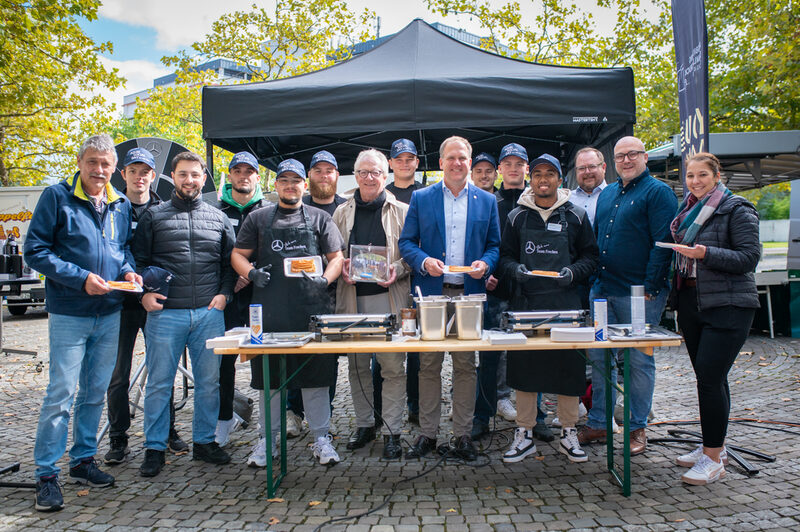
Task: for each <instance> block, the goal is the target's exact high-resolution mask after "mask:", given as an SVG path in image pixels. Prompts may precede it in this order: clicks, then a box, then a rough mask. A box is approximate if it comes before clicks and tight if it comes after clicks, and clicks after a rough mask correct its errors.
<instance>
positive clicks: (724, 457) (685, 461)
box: [675, 443, 728, 467]
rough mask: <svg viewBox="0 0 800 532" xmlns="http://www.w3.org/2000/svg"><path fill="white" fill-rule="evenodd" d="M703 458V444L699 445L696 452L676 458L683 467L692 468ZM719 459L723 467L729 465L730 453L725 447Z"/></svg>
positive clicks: (676, 461)
mask: <svg viewBox="0 0 800 532" xmlns="http://www.w3.org/2000/svg"><path fill="white" fill-rule="evenodd" d="M701 456H703V444H702V443H700V444H698V445H697V447H695V449H694V451H692V452H690V453H689V454H684V455H683V456H679V457H678V458H676V459H675V463H677V464H678V465H679V466H681V467H692V466H693V465H695V464H696V463H697V461H698V460H699V459H700V457H701ZM719 459H720V461H721V462H722V464H723V465H728V451H727V449H725V447H723V448H722V452H721V453H719ZM712 462H713V460H712Z"/></svg>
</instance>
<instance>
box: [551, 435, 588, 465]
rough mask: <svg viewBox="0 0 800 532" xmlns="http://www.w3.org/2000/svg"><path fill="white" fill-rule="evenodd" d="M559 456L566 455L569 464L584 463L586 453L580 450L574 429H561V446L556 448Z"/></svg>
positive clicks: (586, 458) (586, 457) (586, 459)
mask: <svg viewBox="0 0 800 532" xmlns="http://www.w3.org/2000/svg"><path fill="white" fill-rule="evenodd" d="M558 450H559V451H560V452H561V454H565V455H567V458H569V461H570V462H586V461H588V460H589V457H588V456H586V451H584V450H583V449H581V444H580V442H579V441H578V429H576V428H575V427H572V428H569V429H561V445H559V446H558Z"/></svg>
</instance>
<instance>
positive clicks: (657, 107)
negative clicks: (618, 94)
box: [427, 0, 800, 149]
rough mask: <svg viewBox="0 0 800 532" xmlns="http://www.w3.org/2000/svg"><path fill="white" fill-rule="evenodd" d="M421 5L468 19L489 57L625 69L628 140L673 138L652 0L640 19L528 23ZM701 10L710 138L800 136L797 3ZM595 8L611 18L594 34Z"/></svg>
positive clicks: (666, 72)
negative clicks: (483, 35)
mask: <svg viewBox="0 0 800 532" xmlns="http://www.w3.org/2000/svg"><path fill="white" fill-rule="evenodd" d="M427 4H428V7H429V8H430V9H431V10H433V11H435V12H439V13H442V14H456V15H468V16H471V17H473V18H475V19H477V20H478V21H479V22H480V24H481V25H482V27H483V28H484V29H485V30H486V31H487V33H488V34H489V38H487V39H486V40H485V41H484V43H483V44H482V46H483V47H484V48H486V49H487V50H491V51H494V52H496V53H500V54H503V55H516V56H518V57H521V58H523V59H527V60H529V61H536V62H543V63H549V64H555V65H569V66H590V67H619V66H630V67H631V68H632V69H633V71H634V80H635V84H636V106H637V124H636V126H635V132H636V134H637V135H638V136H639V137H641V138H642V139H643V140H644V141H645V143H646V144H649V145H652V144H656V143H662V142H664V141H667V140H671V136H672V135H673V134H675V133H678V132H679V129H680V127H679V122H678V97H677V81H676V79H677V78H676V73H675V50H674V45H673V40H672V39H673V36H672V17H671V13H670V3H669V1H668V0H655V1H654V2H651V5H650V6H649V7H648V8H647V9H645V8H644V7H642V5H641V4H640V2H639V0H594V1H588V0H585V1H580V2H579V1H576V0H572V1H569V0H530V7H531V8H532V9H533V10H534V11H535V12H536V15H535V16H534V17H532V18H530V19H529V20H525V19H523V17H522V14H521V13H522V10H521V6H520V2H518V1H516V0H513V1H510V2H508V3H506V4H503V5H498V3H497V2H495V1H492V0H427ZM705 5H706V19H707V25H708V37H709V44H708V47H709V71H710V72H709V76H710V80H709V93H710V96H709V101H710V106H711V110H710V111H711V113H710V128H711V131H713V132H724V131H743V130H744V131H748V130H769V129H796V128H798V127H800V116H799V114H798V113H799V111H800V84H799V83H798V81H800V76H798V74H799V73H800V72H799V71H800V46H798V41H799V40H800V39H798V37H800V2H797V1H796V0H753V1H750V2H744V1H742V0H706V2H705ZM598 8H606V9H611V10H612V11H613V12H615V13H616V18H615V21H614V26H613V28H611V29H609V28H599V27H598V24H597V21H596V19H595V17H594V16H593V14H592V12H593V11H595V12H596V11H597V9H598ZM755 21H757V22H755ZM601 29H602V30H603V31H601ZM502 43H507V44H508V48H509V49H504V48H503V47H502V46H501V44H502ZM517 52H518V53H517ZM712 149H713V146H712Z"/></svg>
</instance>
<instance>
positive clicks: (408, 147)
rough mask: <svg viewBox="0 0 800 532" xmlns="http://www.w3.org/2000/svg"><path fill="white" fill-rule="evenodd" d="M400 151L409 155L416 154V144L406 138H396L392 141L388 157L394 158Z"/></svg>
mask: <svg viewBox="0 0 800 532" xmlns="http://www.w3.org/2000/svg"><path fill="white" fill-rule="evenodd" d="M401 153H410V154H411V155H416V154H417V146H416V145H415V144H414V143H413V142H411V141H410V140H408V139H397V140H396V141H394V142H392V153H391V154H390V155H389V158H390V159H394V158H395V157H397V156H398V155H400V154H401Z"/></svg>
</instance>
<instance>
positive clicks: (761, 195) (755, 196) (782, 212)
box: [739, 182, 792, 220]
mask: <svg viewBox="0 0 800 532" xmlns="http://www.w3.org/2000/svg"><path fill="white" fill-rule="evenodd" d="M791 191H792V183H791V182H786V183H776V184H774V185H768V186H766V187H763V188H754V189H752V190H746V191H744V192H740V193H739V194H741V195H742V196H744V197H745V198H746V199H747V200H749V201H750V202H751V203H752V204H753V205H755V207H756V209H758V215H759V216H760V218H761V219H762V220H787V219H788V218H789V206H790V204H791Z"/></svg>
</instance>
